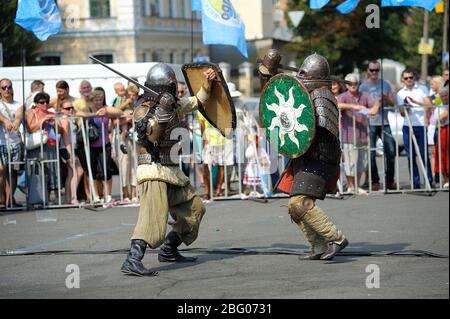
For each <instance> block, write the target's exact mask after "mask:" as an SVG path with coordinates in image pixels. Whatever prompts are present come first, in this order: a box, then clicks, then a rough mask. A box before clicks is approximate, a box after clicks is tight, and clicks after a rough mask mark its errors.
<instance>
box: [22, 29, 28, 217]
mask: <svg viewBox="0 0 450 319" xmlns="http://www.w3.org/2000/svg"><path fill="white" fill-rule="evenodd" d="M20 29H21V28H20ZM20 33H21V38H22V41H20V54H21V59H20V64H21V67H22V107H23V118H22V125H23V132H24V134H23V144H24V153H23V162H24V163H25V164H24V172H25V187H26V192H27V193H26V200H27V203H26V204H27V210H29V209H30V200H29V198H30V197H29V196H28V194H29V188H30V187H29V186H30V185H29V183H28V182H29V181H28V165H27V164H28V163H27V148H26V147H25V146H26V145H27V125H26V118H27V106H26V105H25V47H24V44H23V43H24V42H25V30H21V31H20Z"/></svg>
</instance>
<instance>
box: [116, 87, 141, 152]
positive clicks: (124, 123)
mask: <svg viewBox="0 0 450 319" xmlns="http://www.w3.org/2000/svg"><path fill="white" fill-rule="evenodd" d="M126 95H127V99H126V100H125V101H123V102H122V104H121V106H120V110H121V111H122V112H123V116H122V117H121V118H120V119H119V124H120V150H121V151H122V153H123V154H127V153H128V149H129V148H128V144H129V143H128V140H129V139H128V135H129V131H130V129H131V127H132V124H131V123H132V121H133V110H134V108H135V107H136V106H137V105H139V104H140V103H141V102H142V100H141V97H140V96H139V88H138V87H137V86H136V85H135V84H133V83H130V84H129V85H128V88H127V91H126ZM131 134H132V133H131ZM130 151H131V152H132V151H133V150H132V149H131V150H130Z"/></svg>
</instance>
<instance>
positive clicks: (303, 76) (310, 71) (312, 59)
mask: <svg viewBox="0 0 450 319" xmlns="http://www.w3.org/2000/svg"><path fill="white" fill-rule="evenodd" d="M297 77H299V78H300V80H301V82H302V83H303V84H304V85H305V87H306V88H307V89H308V90H313V89H315V88H319V87H322V86H330V87H331V79H330V66H329V64H328V61H327V59H325V57H323V56H322V55H320V54H317V53H314V54H311V55H310V56H308V57H307V58H306V59H305V60H304V61H303V64H302V66H301V67H300V70H299V71H298V73H297Z"/></svg>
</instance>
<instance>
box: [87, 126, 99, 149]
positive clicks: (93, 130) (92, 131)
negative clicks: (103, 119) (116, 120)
mask: <svg viewBox="0 0 450 319" xmlns="http://www.w3.org/2000/svg"><path fill="white" fill-rule="evenodd" d="M88 138H89V143H91V144H92V143H95V142H96V141H97V140H98V139H99V138H100V133H99V132H98V127H97V125H95V123H94V122H93V121H89V122H88Z"/></svg>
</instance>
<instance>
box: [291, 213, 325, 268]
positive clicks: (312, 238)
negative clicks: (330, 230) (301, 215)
mask: <svg viewBox="0 0 450 319" xmlns="http://www.w3.org/2000/svg"><path fill="white" fill-rule="evenodd" d="M297 225H298V227H299V228H300V229H301V230H302V231H303V234H305V237H306V239H307V240H308V242H309V244H310V245H311V253H310V254H308V255H306V256H300V257H299V259H300V260H318V259H320V257H321V256H322V254H323V253H324V252H325V251H326V250H327V242H326V241H325V240H324V239H323V238H322V237H321V236H319V235H318V234H317V233H316V232H315V231H314V230H312V229H311V227H309V226H308V225H305V224H304V223H303V222H301V221H300V222H299V223H298V224H297Z"/></svg>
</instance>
